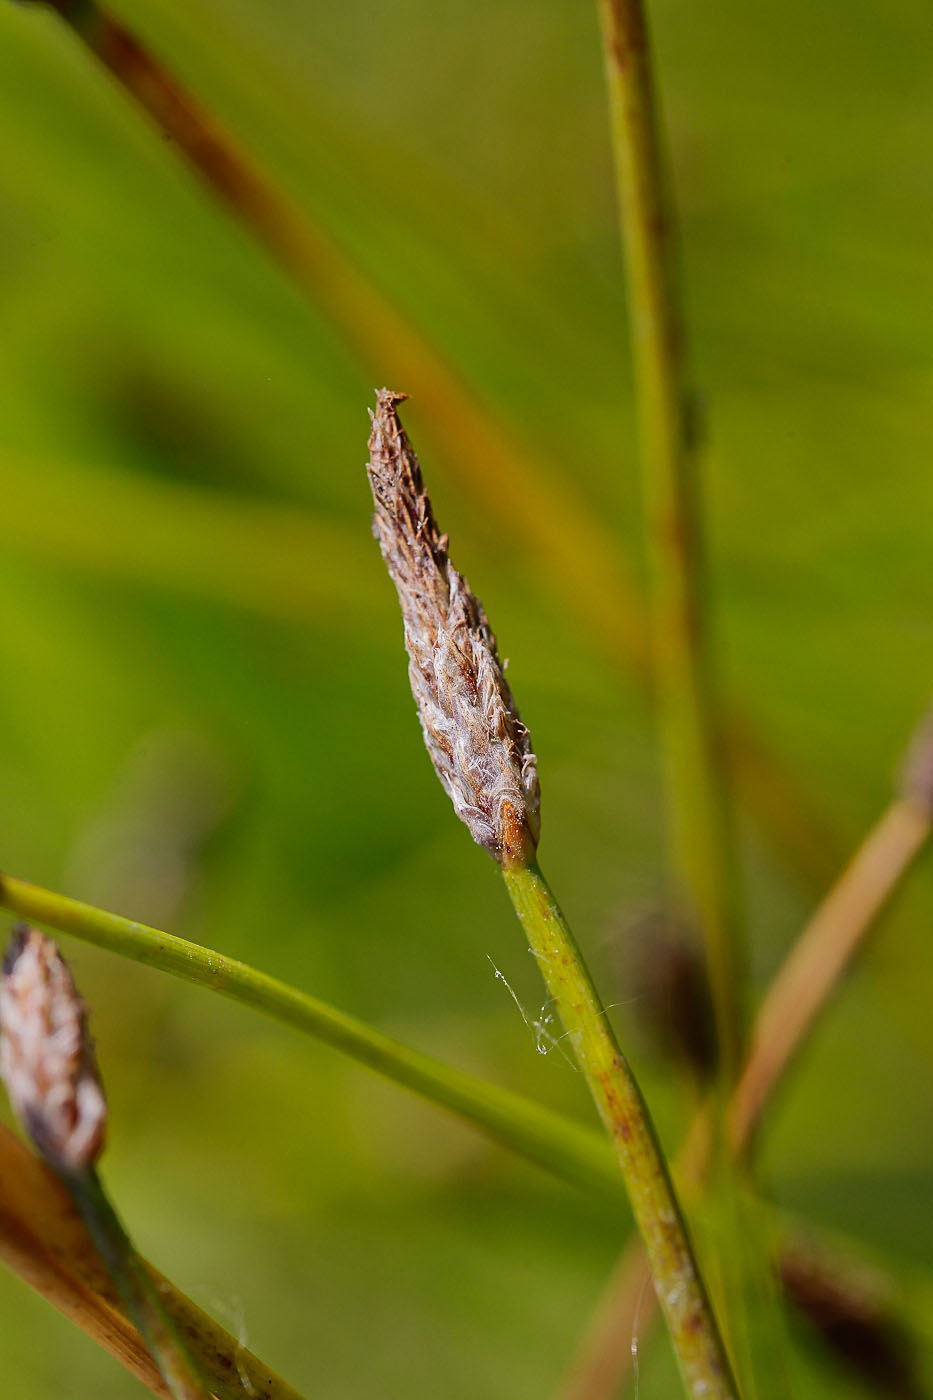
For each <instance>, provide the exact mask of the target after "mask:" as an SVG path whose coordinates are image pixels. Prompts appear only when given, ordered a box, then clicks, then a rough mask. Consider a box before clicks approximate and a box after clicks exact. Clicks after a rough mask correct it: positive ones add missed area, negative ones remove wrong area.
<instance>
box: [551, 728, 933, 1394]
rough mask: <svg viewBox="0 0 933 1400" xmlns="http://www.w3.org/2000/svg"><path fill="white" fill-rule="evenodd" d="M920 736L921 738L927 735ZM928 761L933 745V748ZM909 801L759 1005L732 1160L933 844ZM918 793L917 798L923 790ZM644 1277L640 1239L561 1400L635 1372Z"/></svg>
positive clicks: (730, 1132)
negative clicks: (638, 1298) (636, 1296)
mask: <svg viewBox="0 0 933 1400" xmlns="http://www.w3.org/2000/svg"><path fill="white" fill-rule="evenodd" d="M921 737H922V735H921ZM927 744H928V746H929V747H928V749H927V750H926V752H927V755H928V758H929V756H930V755H931V753H933V745H930V739H929V738H928V740H927ZM905 787H906V790H905V792H904V794H903V795H902V796H900V797H898V798H896V799H895V801H894V802H892V803H891V805H890V806H889V807H888V808H887V810H886V811H885V812H884V813H883V815H882V816H881V817H880V819H879V820H878V822H877V823H876V824H875V826H874V827H873V828H872V830H871V831H870V832H869V833H868V835H867V836H866V838H865V840H864V841H863V842H862V844H861V846H860V847H859V849H858V850H857V851H856V853H855V855H854V856H853V858H852V860H851V862H850V863H849V865H848V866H847V867H846V869H845V870H844V871H843V872H842V874H841V875H840V876H839V878H838V880H837V881H836V883H835V884H834V885H833V887H832V889H831V890H830V891H829V893H828V894H827V895H826V897H825V899H824V900H823V902H822V903H821V904H820V906H819V908H818V909H817V910H816V912H815V913H814V915H813V917H812V918H811V920H810V921H809V923H808V924H807V926H806V927H805V928H804V930H803V932H802V933H801V934H800V936H799V938H798V939H797V940H796V942H795V943H794V945H793V947H792V948H791V951H790V953H789V954H788V956H787V958H786V959H785V961H784V964H783V966H782V967H781V969H780V971H779V972H778V974H777V976H776V977H775V978H774V981H773V982H772V983H771V985H770V987H769V988H768V991H767V993H766V995H765V997H764V1000H763V1001H762V1003H761V1007H760V1009H759V1012H758V1015H757V1017H756V1019H755V1023H754V1026H753V1029H752V1034H751V1039H750V1043H749V1052H748V1058H747V1060H746V1062H745V1066H744V1068H743V1070H742V1073H741V1075H740V1076H739V1080H738V1083H737V1084H736V1087H735V1089H734V1091H733V1093H732V1096H731V1098H730V1101H729V1107H728V1113H727V1136H728V1146H729V1151H730V1153H731V1154H732V1155H733V1156H741V1155H742V1154H743V1153H744V1152H746V1151H747V1150H748V1149H749V1148H750V1146H751V1144H752V1141H753V1137H754V1132H755V1128H756V1127H757V1125H758V1123H759V1122H760V1121H761V1118H762V1115H763V1113H764V1110H765V1108H766V1107H767V1105H768V1103H769V1102H770V1101H771V1099H772V1098H773V1096H774V1093H775V1092H776V1090H777V1089H778V1087H779V1085H780V1083H781V1082H782V1080H783V1078H784V1076H785V1075H786V1073H787V1070H788V1068H789V1066H790V1064H791V1062H792V1060H793V1059H794V1057H795V1056H796V1055H797V1054H798V1053H799V1051H800V1050H801V1048H802V1047H803V1045H804V1044H805V1042H806V1040H807V1038H808V1036H809V1034H810V1032H811V1031H812V1029H813V1027H814V1025H815V1023H816V1021H817V1018H818V1016H819V1015H820V1014H821V1013H822V1012H823V1011H825V1009H826V1007H827V1004H828V1002H829V1001H830V998H831V996H832V993H833V991H834V990H835V988H836V987H837V986H838V983H839V981H840V979H841V978H842V976H843V975H844V973H845V972H846V970H847V968H848V967H849V966H850V964H851V962H852V960H853V958H854V957H855V954H856V953H857V952H858V950H859V948H860V947H861V944H862V942H863V940H864V939H865V937H866V935H867V934H868V933H869V931H870V930H871V929H872V928H873V927H874V925H875V923H876V921H877V919H878V917H879V915H880V914H881V913H882V911H883V910H884V908H885V906H886V905H887V903H888V901H889V900H890V899H891V896H892V895H893V894H894V892H895V890H896V889H897V888H898V886H899V885H900V884H901V882H902V881H903V879H904V878H905V876H906V875H907V873H908V872H909V870H910V869H911V867H912V865H913V863H914V860H915V859H916V857H917V855H918V853H919V852H920V850H921V849H922V847H923V846H924V844H925V843H926V842H927V841H928V840H929V837H930V832H931V824H933V807H931V798H933V791H931V789H930V783H929V780H927V783H926V790H925V791H924V790H923V788H922V787H921V785H920V784H918V783H911V782H908V783H907V784H906V785H905ZM918 789H919V790H918ZM711 1127H712V1125H711V1114H710V1105H709V1104H708V1103H707V1104H704V1105H703V1106H702V1107H701V1108H700V1109H699V1110H698V1112H697V1113H696V1115H695V1117H694V1120H693V1122H692V1124H691V1126H690V1129H689V1131H688V1133H687V1136H686V1139H685V1141H684V1145H683V1147H682V1148H681V1151H680V1152H679V1154H678V1157H677V1161H676V1164H675V1167H674V1174H675V1176H676V1177H677V1179H678V1180H680V1181H684V1182H687V1183H690V1184H691V1185H692V1186H697V1185H700V1184H701V1183H702V1181H703V1179H704V1176H705V1174H706V1170H707V1167H708V1165H709V1159H710V1147H711ZM643 1271H644V1253H643V1250H642V1248H641V1245H640V1243H639V1241H638V1240H637V1239H633V1240H632V1241H631V1242H630V1243H629V1245H628V1247H627V1248H626V1250H625V1251H624V1252H623V1254H622V1256H621V1258H620V1260H619V1263H618V1264H617V1266H616V1268H615V1270H614V1271H613V1273H612V1275H611V1277H610V1279H609V1281H608V1283H607V1285H606V1288H605V1290H604V1293H603V1297H602V1299H601V1301H600V1303H599V1306H598V1308H597V1311H596V1313H595V1314H594V1317H593V1321H592V1325H591V1326H590V1328H589V1329H588V1331H587V1333H586V1335H585V1337H584V1339H583V1341H582V1343H581V1345H580V1348H579V1351H578V1353H577V1356H576V1358H575V1359H574V1361H573V1363H572V1365H571V1367H570V1370H569V1372H568V1376H567V1379H566V1381H565V1383H564V1386H563V1387H562V1389H561V1390H560V1392H559V1396H560V1400H610V1397H612V1396H613V1395H615V1394H616V1391H617V1390H618V1388H619V1386H620V1385H621V1383H622V1380H623V1379H624V1376H625V1374H626V1372H627V1371H628V1369H629V1365H630V1360H631V1353H630V1348H631V1337H632V1332H633V1328H634V1321H635V1307H636V1305H635V1304H634V1303H633V1301H632V1298H633V1292H634V1290H635V1289H636V1287H637V1281H638V1279H639V1278H640V1277H641V1276H642V1274H643ZM654 1313H655V1308H654V1305H653V1301H652V1299H650V1298H648V1299H646V1300H645V1301H644V1302H643V1303H642V1304H641V1307H640V1308H639V1310H638V1325H639V1329H640V1331H641V1332H642V1333H644V1332H645V1331H646V1330H647V1328H648V1327H649V1326H650V1324H651V1321H652V1319H653V1316H654Z"/></svg>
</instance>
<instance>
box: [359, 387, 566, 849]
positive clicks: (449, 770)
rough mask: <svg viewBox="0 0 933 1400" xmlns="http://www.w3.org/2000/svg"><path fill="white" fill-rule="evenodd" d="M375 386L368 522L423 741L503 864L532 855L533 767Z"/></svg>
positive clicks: (486, 633) (465, 814) (384, 397)
mask: <svg viewBox="0 0 933 1400" xmlns="http://www.w3.org/2000/svg"><path fill="white" fill-rule="evenodd" d="M405 397H406V396H405V395H404V394H396V393H393V392H392V391H391V390H389V389H383V390H381V391H380V393H379V395H378V402H377V406H376V412H375V413H374V414H372V433H371V434H370V439H369V454H370V455H369V481H370V485H371V486H372V492H373V499H374V501H375V503H376V512H375V516H374V518H373V528H374V533H375V535H376V538H377V539H378V541H379V545H380V548H381V550H382V557H383V559H384V560H385V562H386V565H387V567H388V570H389V573H390V575H391V577H392V581H393V583H394V584H395V587H396V590H397V591H398V596H399V602H400V604H401V607H402V618H403V620H404V623H405V647H406V650H407V652H408V661H409V665H408V674H409V678H410V680H411V688H412V692H413V694H414V697H415V701H416V703H417V706H418V713H419V715H420V717H421V727H422V730H423V731H424V741H425V744H426V745H427V749H428V753H429V754H430V756H431V761H432V763H433V764H434V768H435V771H436V772H437V775H438V777H439V778H440V780H441V782H442V783H443V785H444V789H445V791H446V792H447V794H448V795H449V797H450V799H451V801H452V802H453V804H454V810H455V811H456V813H457V816H458V817H459V818H460V819H461V821H463V822H465V823H466V825H467V826H468V827H469V829H470V833H471V835H472V837H473V839H474V841H477V842H478V843H479V844H480V845H481V846H484V847H485V849H486V850H487V851H489V852H490V854H491V855H493V856H494V857H495V858H496V859H497V860H498V861H500V862H502V863H503V864H515V863H518V862H527V861H529V860H531V859H532V858H533V856H534V851H535V848H536V846H537V842H538V833H539V830H540V791H539V787H538V769H537V764H536V761H535V756H534V753H533V752H532V748H531V740H530V737H529V734H528V730H527V729H526V728H525V726H524V724H522V721H521V718H520V717H519V713H518V710H517V708H516V705H515V701H514V700H513V698H512V692H511V690H510V689H509V685H508V682H507V681H506V679H505V674H504V672H503V668H502V663H501V662H500V660H499V653H498V651H497V649H496V639H495V636H494V635H493V633H492V630H491V628H490V626H489V623H488V621H487V619H486V614H485V612H484V611H483V606H482V604H481V603H480V601H479V599H478V598H476V597H474V595H473V594H472V593H471V592H470V589H469V585H468V584H467V582H466V580H465V579H464V578H463V577H462V575H460V574H459V573H458V572H457V570H456V569H455V568H454V567H453V565H452V564H451V562H450V560H449V558H448V556H447V536H446V535H442V534H441V533H440V531H439V530H438V528H437V522H436V521H435V519H434V513H433V511H432V509H431V502H430V500H429V499H428V495H427V492H426V491H425V489H424V483H423V481H422V479H421V471H420V468H419V466H418V459H417V457H416V456H415V453H414V451H413V450H412V447H411V444H410V443H409V441H408V438H407V436H406V434H405V430H404V429H403V427H402V425H401V423H400V422H399V418H398V414H397V413H396V405H397V404H398V403H400V402H402V400H403V399H404V398H405Z"/></svg>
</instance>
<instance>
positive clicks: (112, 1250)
mask: <svg viewBox="0 0 933 1400" xmlns="http://www.w3.org/2000/svg"><path fill="white" fill-rule="evenodd" d="M64 1180H65V1185H66V1188H67V1189H68V1191H70V1193H71V1195H72V1197H73V1199H74V1202H75V1205H76V1206H77V1208H78V1210H79V1211H80V1213H81V1216H82V1218H83V1219H84V1223H85V1224H86V1225H87V1227H88V1230H89V1231H90V1234H91V1238H92V1239H93V1241H94V1244H95V1245H96V1247H97V1251H98V1253H99V1254H100V1257H101V1258H102V1259H103V1261H104V1263H105V1264H106V1266H107V1269H108V1271H109V1272H110V1275H111V1277H112V1279H113V1281H114V1283H115V1284H116V1285H117V1288H118V1290H119V1292H120V1296H121V1297H122V1299H123V1301H124V1303H125V1305H126V1308H127V1311H128V1312H129V1314H130V1316H131V1317H132V1319H133V1321H134V1322H135V1323H136V1326H137V1328H138V1329H139V1332H140V1334H141V1336H142V1337H143V1339H144V1340H145V1343H146V1345H147V1347H148V1348H149V1350H150V1352H151V1353H152V1355H153V1357H154V1358H155V1360H156V1364H157V1365H158V1367H159V1371H160V1373H161V1375H162V1378H163V1380H164V1381H165V1384H166V1385H167V1386H168V1389H169V1394H170V1395H171V1396H172V1400H210V1396H209V1394H208V1391H207V1388H206V1387H205V1384H204V1381H203V1380H202V1378H201V1376H200V1375H199V1374H198V1371H197V1369H196V1368H195V1366H194V1363H193V1362H192V1360H191V1357H190V1356H189V1355H188V1353H187V1351H186V1350H185V1348H184V1346H183V1345H182V1342H181V1339H180V1338H179V1337H178V1335H177V1333H176V1331H175V1329H174V1327H173V1325H172V1322H171V1319H170V1317H169V1315H168V1313H167V1312H166V1309H165V1304H164V1301H163V1300H162V1298H161V1297H160V1296H159V1292H158V1290H157V1289H156V1288H155V1286H154V1284H153V1282H152V1279H151V1278H150V1276H149V1273H148V1271H147V1269H146V1266H145V1264H144V1263H143V1261H142V1260H141V1259H140V1257H139V1255H138V1254H137V1253H136V1250H135V1249H134V1248H133V1245H132V1243H131V1241H130V1239H129V1236H128V1235H127V1233H126V1231H125V1230H124V1228H123V1225H122V1224H121V1222H120V1219H119V1217H118V1216H117V1213H116V1211H115V1210H114V1208H113V1206H112V1204H111V1202H110V1199H109V1197H108V1196H107V1194H106V1192H105V1191H104V1189H103V1187H102V1186H101V1184H100V1178H99V1176H98V1175H97V1173H96V1172H95V1171H93V1170H91V1171H86V1172H81V1173H78V1174H76V1175H67V1176H66V1177H65V1178H64Z"/></svg>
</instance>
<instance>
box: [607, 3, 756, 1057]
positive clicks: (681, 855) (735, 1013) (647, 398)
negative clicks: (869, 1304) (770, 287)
mask: <svg viewBox="0 0 933 1400" xmlns="http://www.w3.org/2000/svg"><path fill="white" fill-rule="evenodd" d="M599 10H600V17H601V21H602V30H603V40H604V49H605V58H606V73H607V79H608V87H609V106H610V118H611V128H612V138H613V150H614V154H615V171H616V181H617V186H618V196H619V208H620V214H621V222H622V233H623V245H624V252H625V263H626V270H627V276H628V289H629V306H630V319H631V335H632V353H633V358H634V365H635V380H636V391H637V406H638V418H639V430H640V439H641V458H642V481H643V486H642V491H643V500H644V514H645V538H646V546H647V553H648V561H649V566H650V576H651V577H650V582H651V598H650V608H649V611H650V614H651V636H652V640H653V643H654V675H655V687H656V696H657V704H658V713H659V723H660V731H661V742H662V749H663V754H664V760H665V767H666V770H667V785H668V798H669V808H670V813H671V824H672V830H673V838H674V847H675V853H676V856H677V860H678V863H679V865H680V869H681V873H682V876H683V878H684V881H685V884H686V887H687V894H688V896H689V898H690V900H691V902H692V905H693V909H694V913H695V915H696V917H697V919H698V922H699V924H700V927H701V929H702V932H703V937H704V941H705V945H706V950H707V965H708V972H709V980H710V989H711V992H712V998H713V1007H714V1011H715V1015H716V1028H717V1036H718V1041H719V1051H720V1061H721V1069H722V1074H723V1081H724V1082H725V1083H727V1084H728V1083H729V1082H731V1080H732V1078H733V1076H734V1074H735V1072H736V1069H737V1066H738V1058H739V1053H740V1045H741V1039H742V1016H741V996H740V992H741V984H742V980H743V975H744V953H743V950H742V947H741V929H740V922H739V914H738V894H737V882H736V861H735V856H734V851H733V843H732V832H731V818H730V813H729V806H728V792H727V782H726V774H725V763H724V756H725V749H724V742H723V732H722V726H723V717H722V713H721V710H720V708H719V704H718V699H717V697H716V694H715V689H714V685H713V677H712V665H711V656H710V637H709V624H708V618H707V616H706V578H705V569H704V561H703V542H702V529H701V522H700V502H699V490H698V484H697V480H696V474H695V463H694V461H693V459H692V453H691V445H690V443H689V441H688V436H689V433H690V416H691V411H690V403H689V401H688V396H687V392H686V388H685V382H684V354H683V328H682V323H681V317H680V306H679V294H678V288H677V278H676V275H675V270H674V251H673V246H672V244H673V238H672V213H671V201H670V199H669V198H668V195H667V190H666V187H665V180H664V171H663V158H662V153H661V141H660V134H659V123H658V116H657V111H656V103H655V97H654V90H653V80H652V73H651V58H650V52H649V43H648V31H647V24H646V20H645V15H644V11H643V8H642V3H641V0H599Z"/></svg>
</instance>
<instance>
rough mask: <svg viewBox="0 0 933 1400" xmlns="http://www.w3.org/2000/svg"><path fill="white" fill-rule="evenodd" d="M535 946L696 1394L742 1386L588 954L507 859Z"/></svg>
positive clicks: (506, 872)
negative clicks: (590, 969)
mask: <svg viewBox="0 0 933 1400" xmlns="http://www.w3.org/2000/svg"><path fill="white" fill-rule="evenodd" d="M502 873H503V877H504V879H505V883H506V888H507V889H508V892H509V895H510V897H511V900H512V903H513V904H514V906H515V910H516V913H517V914H518V917H519V919H520V920H521V922H522V925H523V927H524V930H525V934H526V936H527V938H528V943H529V946H530V947H531V951H532V952H533V953H534V955H535V957H536V959H537V961H538V964H539V966H540V968H541V974H542V976H543V977H544V981H545V984H546V986H547V989H548V991H549V993H550V994H551V996H552V997H553V998H554V1003H555V1006H556V1008H557V1011H558V1014H559V1016H560V1018H561V1020H562V1022H563V1024H564V1028H565V1029H566V1031H567V1036H568V1039H569V1041H570V1044H571V1045H572V1046H573V1049H574V1052H575V1054H576V1057H577V1060H578V1061H579V1064H580V1068H581V1069H582V1071H583V1074H584V1075H585V1077H586V1081H587V1084H588V1085H589V1088H590V1092H591V1093H592V1095H593V1098H594V1099H595V1101H596V1107H597V1108H598V1110H599V1114H600V1117H601V1118H602V1120H603V1123H604V1125H605V1127H606V1131H607V1132H608V1134H609V1137H610V1139H611V1141H612V1144H613V1147H614V1148H615V1151H616V1155H617V1157H618V1160H619V1164H620V1166H621V1168H622V1175H623V1177H624V1179H625V1184H626V1187H627V1189H628V1194H629V1199H630V1201H631V1203H632V1210H633V1213H634V1216H635V1221H636V1224H637V1225H638V1228H639V1230H640V1232H641V1236H642V1239H643V1241H644V1245H645V1251H646V1253H647V1256H648V1261H649V1263H650V1265H651V1272H652V1276H653V1278H654V1286H655V1291H656V1293H657V1296H658V1299H659V1301H660V1304H661V1308H662V1310H663V1312H664V1316H665V1318H666V1320H667V1325H668V1328H669V1331H670V1334H671V1341H672V1343H673V1346H674V1351H675V1353H676V1355H677V1360H678V1364H679V1366H680V1370H681V1374H682V1376H683V1379H684V1384H685V1386H686V1388H687V1393H688V1395H690V1396H703V1397H705V1400H727V1397H728V1398H731V1400H736V1397H737V1396H738V1391H737V1389H736V1385H735V1381H734V1380H733V1378H732V1374H731V1370H730V1366H729V1361H728V1358H727V1356H726V1352H725V1348H724V1346H723V1344H722V1339H721V1338H720V1335H719V1331H718V1328H717V1326H716V1319H715V1317H714V1315H713V1310H712V1307H711V1305H710V1301H709V1298H708V1296H707V1293H706V1289H705V1287H704V1284H703V1280H702V1277H701V1276H700V1272H699V1269H698V1268H697V1263H696V1259H695V1257H694V1253H693V1248H692V1245H691V1243H690V1237H689V1235H688V1233H687V1226H686V1223H685V1221H684V1218H683V1215H682V1213H681V1210H680V1206H679V1204H678V1202H677V1198H676V1196H675V1194H674V1189H673V1187H672V1185H671V1179H670V1175H669V1173H668V1170H667V1165H666V1163H665V1161H664V1157H663V1154H662V1152H661V1149H660V1146H659V1144H658V1140H657V1137H656V1135H655V1131H654V1127H653V1125H652V1122H651V1118H650V1116H649V1114H648V1109H647V1106H646V1105H645V1102H644V1099H643V1098H642V1096H641V1091H640V1089H639V1088H638V1085H637V1083H636V1082H635V1078H634V1076H633V1075H632V1072H631V1070H630V1069H629V1066H628V1064H627V1063H626V1060H625V1057H624V1056H623V1054H622V1052H621V1050H620V1049H619V1046H618V1044H617V1042H616V1039H615V1036H614V1034H613V1032H612V1028H611V1026H610V1025H609V1022H608V1020H607V1018H606V1014H605V1011H604V1010H603V1007H602V1004H601V1002H600V1000H599V996H598V995H597V992H596V989H595V987H594V986H593V983H592V980H591V979H590V975H589V973H588V971H587V969H586V966H585V964H584V962H583V958H582V957H581V955H580V952H579V950H578V948H577V946H576V943H575V941H574V938H573V934H572V933H571V931H570V929H569V927H568V926H567V923H566V920H565V919H564V916H563V915H562V914H561V912H560V909H559V908H558V905H557V902H556V900H555V899H554V896H553V894H552V893H551V890H550V889H549V887H548V885H547V882H546V881H545V879H544V876H543V875H542V874H541V871H540V870H539V869H538V866H537V865H536V864H531V865H513V866H511V867H509V866H506V865H503V867H502Z"/></svg>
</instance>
